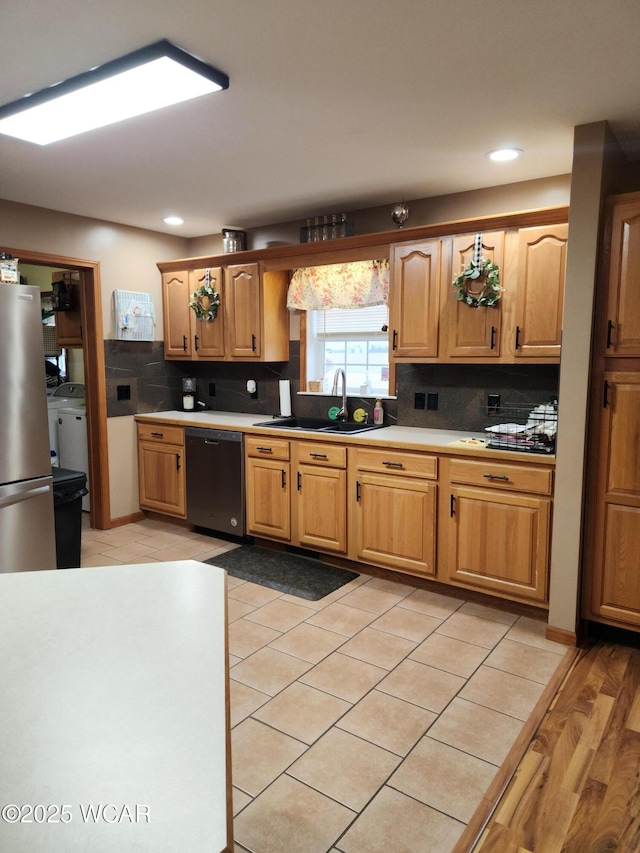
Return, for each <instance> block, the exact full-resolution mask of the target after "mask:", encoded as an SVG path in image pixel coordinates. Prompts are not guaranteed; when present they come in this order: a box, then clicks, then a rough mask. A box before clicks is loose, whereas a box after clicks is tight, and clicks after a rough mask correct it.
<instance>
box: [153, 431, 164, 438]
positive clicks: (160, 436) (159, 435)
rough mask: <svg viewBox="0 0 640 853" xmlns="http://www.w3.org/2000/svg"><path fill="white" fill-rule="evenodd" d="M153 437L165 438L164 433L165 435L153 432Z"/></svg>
mask: <svg viewBox="0 0 640 853" xmlns="http://www.w3.org/2000/svg"><path fill="white" fill-rule="evenodd" d="M151 435H152V436H153V437H154V438H164V433H163V432H152V433H151Z"/></svg>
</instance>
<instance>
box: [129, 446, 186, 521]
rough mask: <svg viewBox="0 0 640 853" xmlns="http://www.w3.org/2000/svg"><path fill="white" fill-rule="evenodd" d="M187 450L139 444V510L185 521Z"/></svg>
mask: <svg viewBox="0 0 640 853" xmlns="http://www.w3.org/2000/svg"><path fill="white" fill-rule="evenodd" d="M183 455H184V450H183V448H182V447H180V446H178V445H173V444H160V443H158V442H153V441H139V442H138V483H139V491H140V507H141V508H142V509H150V510H155V511H156V512H161V513H164V514H166V515H175V516H177V517H178V518H184V517H185V477H184V465H183Z"/></svg>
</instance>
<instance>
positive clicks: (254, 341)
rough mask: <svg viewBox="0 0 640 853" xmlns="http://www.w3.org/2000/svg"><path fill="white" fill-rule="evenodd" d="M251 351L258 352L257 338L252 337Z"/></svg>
mask: <svg viewBox="0 0 640 853" xmlns="http://www.w3.org/2000/svg"><path fill="white" fill-rule="evenodd" d="M251 350H252V352H255V351H256V336H255V335H251Z"/></svg>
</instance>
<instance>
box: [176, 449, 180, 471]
mask: <svg viewBox="0 0 640 853" xmlns="http://www.w3.org/2000/svg"><path fill="white" fill-rule="evenodd" d="M179 470H180V454H179V453H176V471H179Z"/></svg>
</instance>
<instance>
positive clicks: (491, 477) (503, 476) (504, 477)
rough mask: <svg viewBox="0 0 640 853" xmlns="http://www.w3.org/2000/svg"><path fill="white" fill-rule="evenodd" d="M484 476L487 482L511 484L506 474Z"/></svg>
mask: <svg viewBox="0 0 640 853" xmlns="http://www.w3.org/2000/svg"><path fill="white" fill-rule="evenodd" d="M482 476H483V477H484V478H485V480H503V481H504V482H505V483H508V482H509V478H508V477H507V475H506V474H483V475H482Z"/></svg>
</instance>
